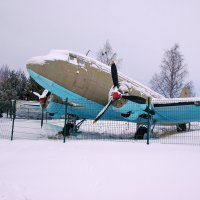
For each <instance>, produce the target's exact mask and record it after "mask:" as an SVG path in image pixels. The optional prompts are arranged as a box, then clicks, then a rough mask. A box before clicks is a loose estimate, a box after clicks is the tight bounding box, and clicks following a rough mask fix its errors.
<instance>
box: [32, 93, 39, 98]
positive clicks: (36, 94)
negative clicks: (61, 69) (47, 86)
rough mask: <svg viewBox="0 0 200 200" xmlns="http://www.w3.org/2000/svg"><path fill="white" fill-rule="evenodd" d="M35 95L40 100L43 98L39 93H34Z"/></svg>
mask: <svg viewBox="0 0 200 200" xmlns="http://www.w3.org/2000/svg"><path fill="white" fill-rule="evenodd" d="M33 94H34V95H35V96H37V97H38V98H40V97H41V96H40V94H39V93H37V92H33Z"/></svg>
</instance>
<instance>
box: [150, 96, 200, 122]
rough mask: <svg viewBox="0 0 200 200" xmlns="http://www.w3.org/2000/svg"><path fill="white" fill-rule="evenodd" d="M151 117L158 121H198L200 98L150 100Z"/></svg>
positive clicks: (199, 118) (199, 119)
mask: <svg viewBox="0 0 200 200" xmlns="http://www.w3.org/2000/svg"><path fill="white" fill-rule="evenodd" d="M152 109H153V110H154V112H155V114H154V116H153V118H154V119H155V120H156V121H158V122H174V123H188V122H194V121H200V98H199V97H192V98H173V99H157V100H152Z"/></svg>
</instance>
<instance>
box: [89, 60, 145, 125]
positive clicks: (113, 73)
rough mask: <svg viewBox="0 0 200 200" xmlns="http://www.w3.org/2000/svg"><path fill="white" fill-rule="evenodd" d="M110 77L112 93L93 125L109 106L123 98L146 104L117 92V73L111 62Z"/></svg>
mask: <svg viewBox="0 0 200 200" xmlns="http://www.w3.org/2000/svg"><path fill="white" fill-rule="evenodd" d="M111 76H112V81H113V86H114V87H113V92H112V94H111V96H110V98H109V101H108V103H107V104H106V106H105V107H104V108H103V109H102V110H101V111H100V112H99V114H98V115H97V116H96V118H95V120H94V121H93V123H95V122H97V121H98V120H99V119H100V118H101V117H102V116H103V114H104V113H105V112H106V110H107V109H108V108H109V107H110V105H111V104H112V103H113V102H115V101H117V100H119V99H121V98H123V99H127V100H129V101H132V102H135V103H138V104H145V103H146V99H144V98H142V97H139V96H133V95H128V94H123V93H121V92H120V91H119V80H118V73H117V67H116V65H115V62H114V61H112V64H111Z"/></svg>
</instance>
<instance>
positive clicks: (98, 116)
mask: <svg viewBox="0 0 200 200" xmlns="http://www.w3.org/2000/svg"><path fill="white" fill-rule="evenodd" d="M111 104H112V99H111V100H110V101H109V102H108V103H107V105H106V106H105V107H104V108H103V109H102V110H101V111H100V112H99V114H98V115H97V116H96V118H95V120H94V121H93V124H94V123H95V122H97V121H98V120H99V119H100V118H101V117H102V116H103V114H104V113H105V112H106V110H107V109H108V108H109V106H110V105H111Z"/></svg>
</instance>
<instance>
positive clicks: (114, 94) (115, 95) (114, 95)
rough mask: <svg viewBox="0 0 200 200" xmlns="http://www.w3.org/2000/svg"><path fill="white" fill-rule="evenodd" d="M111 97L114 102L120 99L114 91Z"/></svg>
mask: <svg viewBox="0 0 200 200" xmlns="http://www.w3.org/2000/svg"><path fill="white" fill-rule="evenodd" d="M112 97H113V99H114V100H118V99H120V97H121V94H120V93H119V92H118V91H116V92H113V93H112Z"/></svg>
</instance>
